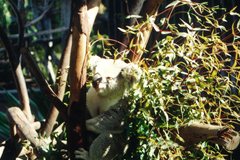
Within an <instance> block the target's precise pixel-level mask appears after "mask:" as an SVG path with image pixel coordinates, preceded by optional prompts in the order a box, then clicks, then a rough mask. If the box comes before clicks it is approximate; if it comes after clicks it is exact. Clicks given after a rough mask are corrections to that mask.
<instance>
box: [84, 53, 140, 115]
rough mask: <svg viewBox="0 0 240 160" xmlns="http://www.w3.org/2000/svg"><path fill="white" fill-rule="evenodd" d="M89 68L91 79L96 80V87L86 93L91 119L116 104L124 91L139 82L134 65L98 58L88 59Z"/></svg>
mask: <svg viewBox="0 0 240 160" xmlns="http://www.w3.org/2000/svg"><path fill="white" fill-rule="evenodd" d="M89 67H90V69H91V70H92V71H93V77H95V78H96V79H98V83H97V86H94V87H93V86H92V87H90V89H89V91H88V92H87V108H88V110H89V112H90V115H91V116H92V117H95V116H97V115H99V114H100V113H102V112H105V111H107V110H109V109H110V108H111V107H112V106H114V105H115V104H116V103H118V101H119V100H120V99H121V98H122V96H123V95H124V93H125V91H126V90H127V89H129V88H131V87H132V86H133V84H134V83H136V82H137V81H139V80H140V76H141V73H142V72H141V70H140V68H139V67H138V66H137V65H136V64H133V63H125V62H124V61H122V60H113V59H103V58H100V57H98V56H92V57H91V58H90V62H89Z"/></svg>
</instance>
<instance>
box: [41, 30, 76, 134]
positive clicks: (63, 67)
mask: <svg viewBox="0 0 240 160" xmlns="http://www.w3.org/2000/svg"><path fill="white" fill-rule="evenodd" d="M71 48H72V33H70V31H69V33H68V38H67V44H66V46H65V48H64V50H63V54H62V56H61V59H60V64H59V67H58V72H57V79H56V85H55V86H56V90H55V91H56V94H57V97H58V98H59V99H60V100H63V97H64V93H65V88H66V83H67V77H68V69H69V63H70V53H71ZM58 113H59V112H58V110H57V108H56V107H55V106H54V105H53V106H52V107H51V110H50V113H49V115H48V117H47V119H46V122H45V124H44V128H43V130H42V133H43V134H45V135H46V136H47V137H48V136H50V134H51V132H52V130H53V126H54V124H55V122H56V119H57V117H58Z"/></svg>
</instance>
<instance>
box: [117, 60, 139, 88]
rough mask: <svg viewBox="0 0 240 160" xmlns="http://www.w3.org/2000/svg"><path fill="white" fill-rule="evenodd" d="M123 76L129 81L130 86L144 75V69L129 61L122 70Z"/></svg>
mask: <svg viewBox="0 0 240 160" xmlns="http://www.w3.org/2000/svg"><path fill="white" fill-rule="evenodd" d="M120 74H121V76H122V77H123V78H124V79H125V80H126V81H127V84H128V87H130V86H132V85H133V84H135V83H137V82H138V81H139V80H140V78H141V75H142V70H141V69H140V68H139V67H138V66H137V65H136V64H133V63H129V64H128V65H127V66H126V67H124V68H123V69H122V70H121V73H120Z"/></svg>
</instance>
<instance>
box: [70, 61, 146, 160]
mask: <svg viewBox="0 0 240 160" xmlns="http://www.w3.org/2000/svg"><path fill="white" fill-rule="evenodd" d="M89 68H90V69H91V70H92V72H93V80H92V86H91V87H90V88H89V90H88V92H87V109H88V111H89V114H90V116H91V119H88V120H86V128H87V130H88V131H91V132H93V133H96V134H98V136H97V138H96V139H95V140H94V141H93V142H92V144H91V145H90V148H89V152H87V151H86V150H85V149H83V148H80V149H79V150H77V151H75V158H76V159H84V160H110V159H114V158H115V157H117V156H119V155H121V154H122V152H123V150H124V148H125V147H126V142H125V138H124V134H123V132H124V126H125V124H124V118H125V116H126V114H127V108H126V107H123V106H120V105H119V101H120V100H121V99H122V97H123V96H124V94H125V92H126V91H127V90H128V89H130V88H132V87H133V86H134V84H136V83H137V82H138V81H139V80H140V77H141V74H142V71H141V69H140V68H139V67H138V66H137V65H136V64H133V63H125V62H124V61H122V60H113V59H103V58H100V57H98V56H92V57H91V59H90V61H89Z"/></svg>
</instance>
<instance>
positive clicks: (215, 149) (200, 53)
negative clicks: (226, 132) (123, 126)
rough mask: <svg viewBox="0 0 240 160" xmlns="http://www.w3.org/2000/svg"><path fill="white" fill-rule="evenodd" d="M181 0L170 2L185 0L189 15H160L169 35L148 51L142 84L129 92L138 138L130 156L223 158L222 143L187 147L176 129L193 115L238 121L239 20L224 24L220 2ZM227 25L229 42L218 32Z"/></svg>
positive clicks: (131, 131) (208, 119) (224, 121)
mask: <svg viewBox="0 0 240 160" xmlns="http://www.w3.org/2000/svg"><path fill="white" fill-rule="evenodd" d="M181 2H182V1H174V3H172V4H170V5H168V7H177V6H181V5H187V6H188V8H189V10H187V11H186V14H187V15H188V20H187V21H186V22H185V21H184V20H181V23H180V24H170V22H169V19H166V18H163V19H161V20H160V22H161V23H162V22H164V24H165V25H166V26H167V28H166V29H167V30H168V32H167V33H166V34H167V35H166V36H165V37H164V38H163V39H162V40H160V41H158V42H157V43H156V45H155V47H154V49H153V50H152V51H151V55H150V53H148V54H146V56H148V57H149V58H148V59H144V62H143V66H147V65H148V66H149V67H145V73H144V75H143V78H142V81H141V82H140V83H139V89H137V90H133V91H132V92H131V93H130V94H129V95H128V99H130V102H129V103H130V104H129V105H130V106H132V108H131V111H130V112H131V113H130V117H129V123H130V124H129V130H128V132H129V136H130V144H129V145H130V147H131V145H133V143H131V142H137V143H138V144H137V146H135V148H134V149H132V153H130V154H128V155H127V156H126V157H127V158H126V159H129V157H136V158H137V159H142V160H145V159H152V160H153V159H224V157H225V156H226V155H224V154H223V153H222V151H223V149H222V148H221V147H219V146H217V145H213V144H209V143H207V142H201V143H199V144H196V145H194V146H193V147H191V148H190V149H185V148H184V147H182V146H181V145H179V144H177V143H176V139H178V140H179V141H181V138H180V137H179V135H178V133H177V132H175V131H176V130H178V129H179V127H180V126H181V125H184V124H186V123H188V122H189V121H191V120H199V121H201V122H204V123H211V124H218V125H225V126H229V127H232V128H234V126H236V125H239V123H240V119H239V117H240V115H239V113H240V109H239V106H240V98H239V95H240V91H239V86H238V84H239V75H240V74H239V65H238V64H237V59H238V57H239V55H240V47H239V43H237V42H236V41H237V40H238V39H239V36H237V34H234V33H233V30H235V31H236V30H239V26H238V28H236V25H235V23H234V24H233V25H232V28H233V29H232V30H231V29H230V30H227V29H226V28H225V27H224V26H221V25H220V23H219V19H216V18H215V16H216V15H215V13H217V11H218V10H219V8H218V7H213V8H208V7H206V4H205V3H202V4H198V3H192V2H190V1H184V3H181ZM173 9H174V8H173ZM233 12H234V11H233ZM231 14H232V15H236V14H237V13H234V14H233V13H231ZM224 16H227V14H226V15H224ZM225 21H226V20H225ZM144 23H148V22H144ZM236 23H240V21H239V20H238V22H236ZM162 24H163V23H162ZM129 28H130V27H129ZM125 31H127V30H125ZM133 31H135V29H134V30H133ZM227 31H230V32H232V36H233V38H232V39H233V41H232V42H231V43H226V42H224V40H223V39H222V38H221V36H220V35H221V33H222V32H227ZM127 32H128V31H127ZM130 33H132V32H130ZM233 59H234V60H233ZM233 77H235V78H233Z"/></svg>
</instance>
